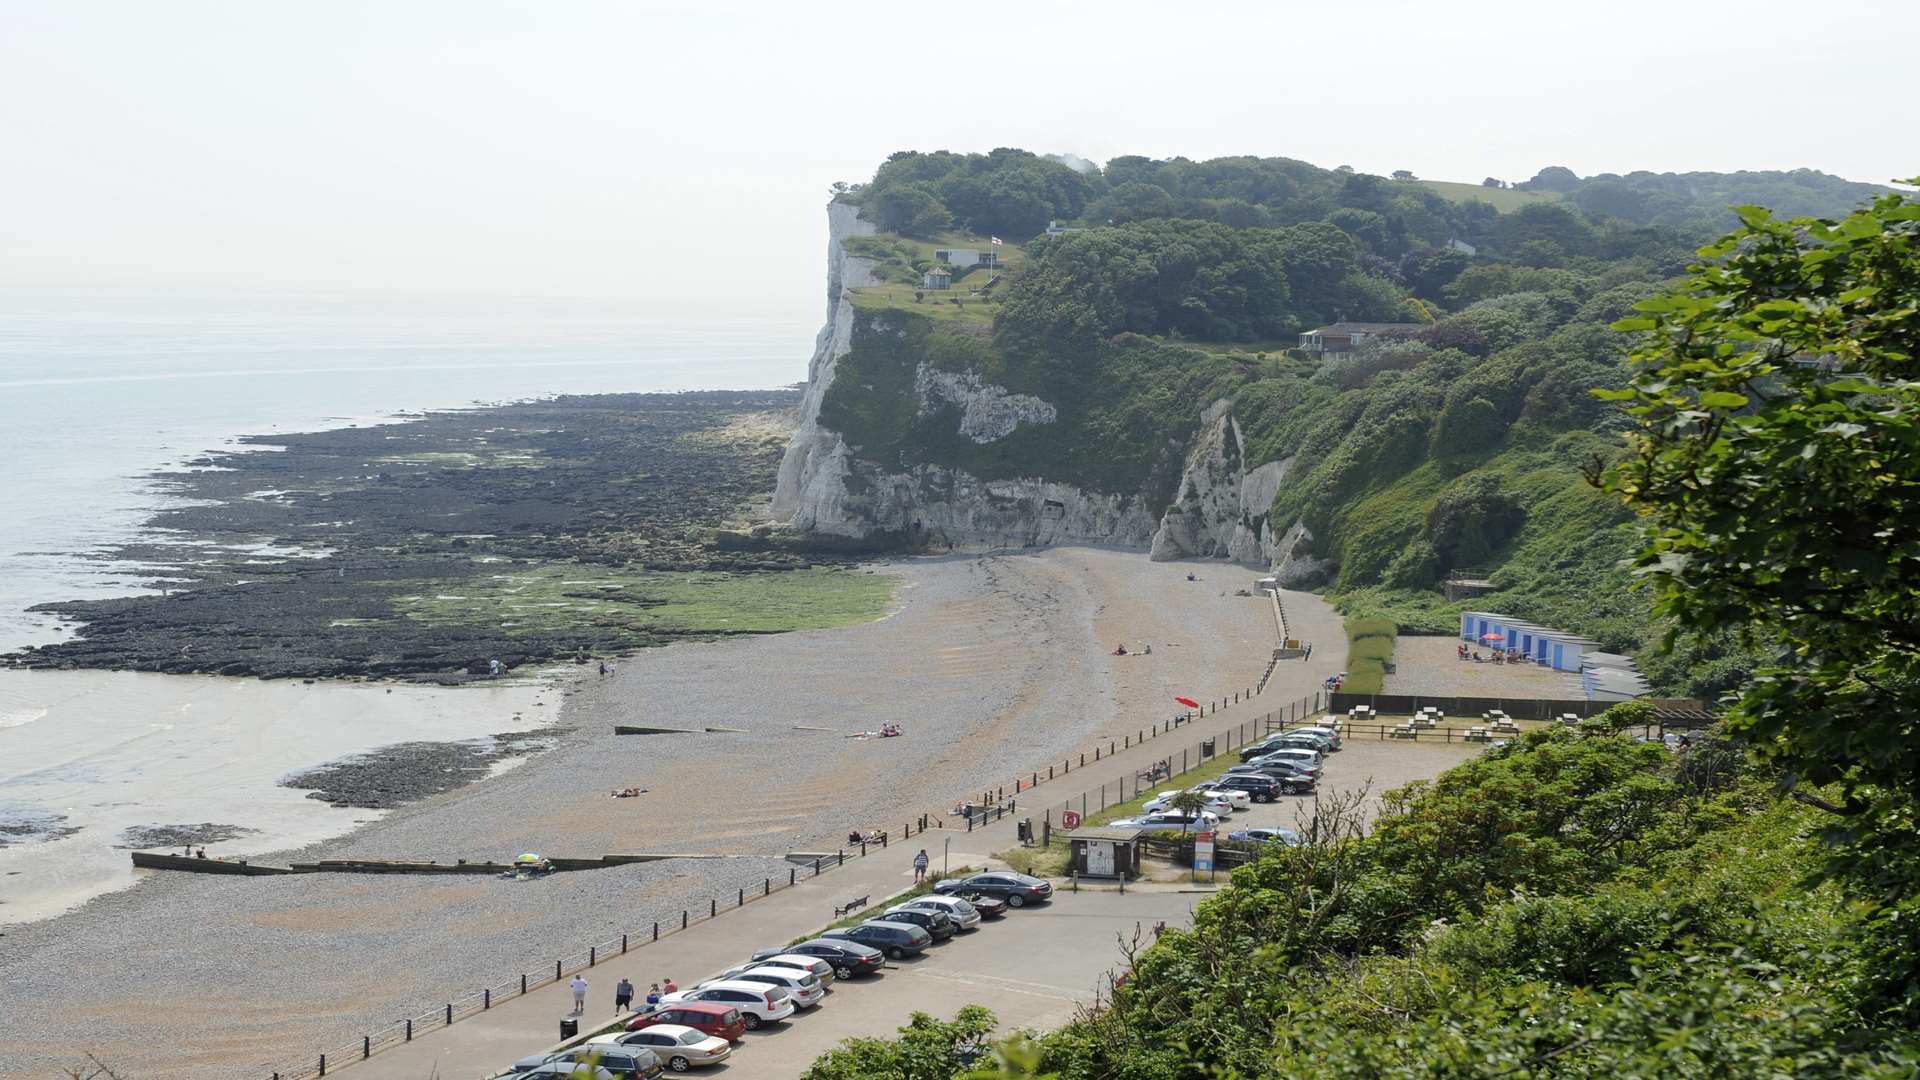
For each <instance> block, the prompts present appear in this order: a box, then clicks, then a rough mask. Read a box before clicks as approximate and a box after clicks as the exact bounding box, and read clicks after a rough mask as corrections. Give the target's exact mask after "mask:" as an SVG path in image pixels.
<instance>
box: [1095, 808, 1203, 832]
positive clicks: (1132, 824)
mask: <svg viewBox="0 0 1920 1080" xmlns="http://www.w3.org/2000/svg"><path fill="white" fill-rule="evenodd" d="M1196 827H1197V828H1201V829H1217V828H1219V827H1220V815H1218V814H1216V813H1214V812H1212V811H1211V810H1202V811H1200V816H1199V817H1198V818H1197V819H1196V818H1191V817H1188V816H1187V815H1185V814H1180V813H1175V812H1174V811H1172V810H1162V811H1159V812H1158V813H1153V814H1142V815H1140V816H1139V817H1137V818H1129V819H1127V820H1126V821H1116V822H1114V823H1113V828H1116V829H1179V830H1180V831H1182V832H1185V831H1187V830H1188V829H1192V828H1196Z"/></svg>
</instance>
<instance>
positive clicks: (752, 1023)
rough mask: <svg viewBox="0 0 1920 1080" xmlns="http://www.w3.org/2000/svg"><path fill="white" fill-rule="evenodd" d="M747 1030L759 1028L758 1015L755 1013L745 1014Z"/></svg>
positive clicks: (757, 1029)
mask: <svg viewBox="0 0 1920 1080" xmlns="http://www.w3.org/2000/svg"><path fill="white" fill-rule="evenodd" d="M747 1030H748V1031H759V1030H760V1017H759V1016H758V1015H757V1014H755V1013H748V1014H747Z"/></svg>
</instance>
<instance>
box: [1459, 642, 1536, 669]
mask: <svg viewBox="0 0 1920 1080" xmlns="http://www.w3.org/2000/svg"><path fill="white" fill-rule="evenodd" d="M1453 652H1454V655H1455V656H1458V657H1459V658H1460V659H1462V660H1471V661H1473V662H1474V663H1476V664H1483V663H1494V664H1524V663H1526V661H1527V655H1526V654H1525V653H1523V652H1521V651H1520V650H1519V649H1494V650H1491V651H1490V652H1488V653H1487V655H1485V656H1481V655H1480V650H1479V649H1473V648H1469V647H1468V646H1467V644H1466V643H1465V642H1461V643H1460V645H1459V646H1458V647H1457V648H1455V649H1454V650H1453Z"/></svg>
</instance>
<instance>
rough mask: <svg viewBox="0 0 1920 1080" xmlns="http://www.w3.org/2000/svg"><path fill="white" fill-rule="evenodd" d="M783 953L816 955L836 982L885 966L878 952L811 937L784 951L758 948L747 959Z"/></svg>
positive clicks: (765, 957) (854, 942) (884, 961)
mask: <svg viewBox="0 0 1920 1080" xmlns="http://www.w3.org/2000/svg"><path fill="white" fill-rule="evenodd" d="M787 953H798V954H799V955H801V956H817V957H819V958H820V959H822V960H825V961H826V962H827V963H829V964H832V965H833V974H834V977H835V978H839V979H851V978H853V977H854V976H855V975H865V974H867V973H869V972H874V971H879V970H880V969H881V968H883V967H885V966H887V956H886V954H885V953H883V952H881V951H880V950H879V949H876V948H874V947H873V946H871V945H862V944H861V943H859V942H857V941H848V940H846V939H844V938H839V939H836V938H814V939H813V940H812V941H803V942H801V943H800V944H798V945H790V946H788V947H786V948H784V949H761V950H760V951H759V952H757V953H754V954H753V955H752V956H750V957H748V958H747V959H749V960H765V959H767V958H768V957H773V956H783V955H785V954H787Z"/></svg>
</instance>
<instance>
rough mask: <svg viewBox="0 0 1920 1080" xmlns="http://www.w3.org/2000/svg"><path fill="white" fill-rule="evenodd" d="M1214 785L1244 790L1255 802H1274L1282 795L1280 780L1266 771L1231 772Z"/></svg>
mask: <svg viewBox="0 0 1920 1080" xmlns="http://www.w3.org/2000/svg"><path fill="white" fill-rule="evenodd" d="M1213 786H1214V787H1216V788H1224V789H1225V790H1227V791H1244V792H1246V793H1247V795H1248V797H1250V798H1252V799H1253V801H1255V802H1272V801H1274V800H1275V799H1278V798H1279V797H1280V781H1278V780H1276V779H1274V778H1273V777H1271V776H1268V775H1267V774H1265V773H1229V774H1227V775H1226V776H1222V777H1220V778H1218V779H1216V780H1215V781H1213Z"/></svg>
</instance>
